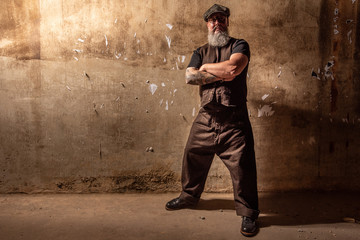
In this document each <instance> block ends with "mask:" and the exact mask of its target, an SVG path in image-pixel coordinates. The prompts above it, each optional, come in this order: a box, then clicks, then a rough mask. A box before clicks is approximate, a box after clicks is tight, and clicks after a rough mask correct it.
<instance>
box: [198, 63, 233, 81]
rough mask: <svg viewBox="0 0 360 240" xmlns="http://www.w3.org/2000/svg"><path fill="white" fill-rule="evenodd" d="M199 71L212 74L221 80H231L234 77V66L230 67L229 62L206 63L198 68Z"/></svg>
mask: <svg viewBox="0 0 360 240" xmlns="http://www.w3.org/2000/svg"><path fill="white" fill-rule="evenodd" d="M200 70H201V71H205V72H207V73H210V74H213V75H215V76H218V77H221V78H233V77H235V76H236V73H237V72H236V65H232V64H230V63H229V61H224V62H219V63H206V64H204V65H203V66H201V68H200Z"/></svg>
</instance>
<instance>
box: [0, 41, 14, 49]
mask: <svg viewBox="0 0 360 240" xmlns="http://www.w3.org/2000/svg"><path fill="white" fill-rule="evenodd" d="M10 44H12V41H10V40H9V39H2V40H1V41H0V48H5V47H6V46H7V45H10Z"/></svg>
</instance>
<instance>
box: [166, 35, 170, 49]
mask: <svg viewBox="0 0 360 240" xmlns="http://www.w3.org/2000/svg"><path fill="white" fill-rule="evenodd" d="M165 38H166V41H167V43H168V46H169V48H170V45H171V38H170V37H168V36H166V35H165Z"/></svg>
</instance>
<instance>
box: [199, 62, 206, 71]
mask: <svg viewBox="0 0 360 240" xmlns="http://www.w3.org/2000/svg"><path fill="white" fill-rule="evenodd" d="M199 71H202V72H206V63H205V64H204V65H202V66H201V67H200V69H199Z"/></svg>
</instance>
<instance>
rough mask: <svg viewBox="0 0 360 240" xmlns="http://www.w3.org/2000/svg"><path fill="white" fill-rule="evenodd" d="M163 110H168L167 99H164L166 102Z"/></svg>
mask: <svg viewBox="0 0 360 240" xmlns="http://www.w3.org/2000/svg"><path fill="white" fill-rule="evenodd" d="M165 110H166V111H167V110H169V103H168V101H167V100H166V102H165Z"/></svg>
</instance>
